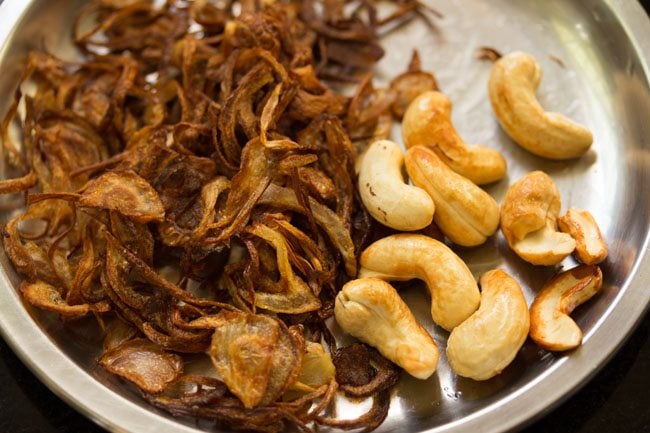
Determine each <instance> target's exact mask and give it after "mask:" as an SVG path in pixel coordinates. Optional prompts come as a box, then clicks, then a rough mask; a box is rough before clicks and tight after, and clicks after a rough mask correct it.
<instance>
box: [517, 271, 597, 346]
mask: <svg viewBox="0 0 650 433" xmlns="http://www.w3.org/2000/svg"><path fill="white" fill-rule="evenodd" d="M602 285H603V274H602V272H601V271H600V268H599V267H598V266H595V265H580V266H578V267H575V268H573V269H570V270H568V271H565V272H562V273H560V274H558V275H556V276H555V277H553V278H552V279H551V280H550V281H549V282H548V283H546V285H545V286H544V288H542V290H541V291H540V292H539V293H538V294H537V297H536V298H535V301H534V302H533V305H531V307H530V338H532V339H533V341H534V342H535V343H537V344H538V345H540V346H541V347H543V348H544V349H547V350H553V351H562V350H569V349H574V348H576V347H578V346H580V344H581V343H582V331H581V330H580V327H579V326H578V325H577V324H576V322H574V321H573V319H571V317H569V314H571V312H572V311H573V310H574V308H575V307H577V306H578V305H580V304H582V303H584V302H586V301H587V300H588V299H590V298H591V297H592V296H594V295H595V294H596V293H597V292H598V290H600V288H601V287H602Z"/></svg>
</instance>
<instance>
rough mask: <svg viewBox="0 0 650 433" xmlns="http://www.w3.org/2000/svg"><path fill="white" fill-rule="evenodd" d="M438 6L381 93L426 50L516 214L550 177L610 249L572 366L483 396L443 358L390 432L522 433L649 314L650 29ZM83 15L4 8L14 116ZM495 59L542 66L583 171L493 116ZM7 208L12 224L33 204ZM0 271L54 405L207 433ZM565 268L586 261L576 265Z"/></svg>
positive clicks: (570, 4) (512, 376)
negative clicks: (512, 134) (146, 397)
mask: <svg viewBox="0 0 650 433" xmlns="http://www.w3.org/2000/svg"><path fill="white" fill-rule="evenodd" d="M430 3H431V4H432V6H434V7H436V8H437V9H438V10H440V11H441V12H443V14H444V16H445V17H444V19H443V20H441V21H440V22H439V26H438V28H437V31H433V30H432V29H431V28H429V27H427V26H426V25H424V24H423V23H422V22H417V21H416V22H413V23H411V24H409V25H407V26H405V27H403V28H400V29H399V30H398V31H395V32H392V33H390V34H389V35H387V36H386V38H385V39H384V45H385V47H386V48H387V55H386V57H385V59H383V60H382V62H381V64H380V65H379V71H378V72H379V79H380V80H382V79H383V80H384V81H385V80H388V79H390V78H391V77H392V76H394V75H396V74H397V73H399V72H401V71H402V70H404V68H405V67H406V64H407V62H408V58H409V56H410V53H411V49H412V48H418V49H419V50H420V53H421V55H422V57H423V60H424V65H425V67H426V68H428V69H431V70H433V71H435V72H436V74H437V76H438V79H439V82H440V85H441V87H442V89H443V91H444V92H446V93H447V94H448V95H449V96H450V97H451V99H452V100H453V101H454V103H455V111H454V114H453V117H454V121H455V123H456V125H457V126H458V129H459V130H460V132H461V135H463V136H464V137H465V138H466V140H467V141H468V142H475V143H479V142H480V143H484V144H487V145H489V146H493V147H495V148H498V149H500V150H501V151H502V152H503V153H504V154H505V155H506V157H507V158H508V162H509V178H508V179H506V180H503V181H501V182H499V183H498V184H496V185H493V186H491V187H490V188H489V192H490V193H491V194H493V195H494V196H495V198H496V199H497V200H501V199H502V198H503V195H504V193H505V190H506V189H507V186H508V184H509V183H512V182H513V181H514V180H516V179H518V178H519V177H521V176H522V175H523V174H524V173H526V172H528V171H530V170H534V169H543V170H545V171H547V172H548V173H550V174H551V175H552V176H553V177H554V179H555V180H556V181H557V183H558V186H559V188H560V191H561V192H562V198H563V202H564V206H565V207H568V206H577V207H581V208H585V209H588V210H590V211H591V212H592V213H593V214H594V215H595V217H596V220H597V221H599V223H600V225H601V228H602V230H603V233H604V234H605V237H606V239H607V242H608V243H609V246H610V257H609V259H608V261H607V262H606V263H605V264H604V265H603V273H604V275H605V277H606V285H605V287H604V289H603V291H602V292H601V293H600V294H599V295H598V296H597V298H595V299H594V300H592V301H591V302H590V303H589V304H588V305H585V306H583V307H581V308H580V309H579V311H577V312H576V316H575V317H576V318H577V321H578V322H579V324H580V326H581V327H582V328H583V329H584V330H585V341H584V345H583V346H582V347H581V348H580V349H578V350H576V351H573V352H572V353H570V354H567V355H556V354H551V353H547V352H545V351H543V350H540V349H539V348H537V347H536V346H535V345H534V344H532V343H530V342H529V343H526V345H525V346H524V348H523V349H522V350H521V352H520V353H519V355H518V357H517V358H516V360H515V362H514V363H513V364H512V365H511V366H510V367H508V368H507V369H506V371H504V372H503V374H501V375H500V376H498V377H496V378H494V379H492V380H490V381H487V382H483V383H478V382H473V381H471V380H465V379H460V378H458V377H455V376H454V375H453V374H451V372H450V369H449V367H448V365H446V364H445V362H444V360H443V362H441V365H440V368H439V371H438V373H437V374H436V375H434V376H433V377H432V378H431V379H430V380H427V381H417V380H414V379H410V378H407V377H405V378H404V379H403V380H402V382H401V383H400V384H399V385H398V386H397V388H396V390H395V393H394V395H393V402H392V405H391V410H390V413H389V415H388V419H387V420H386V422H385V423H384V424H383V425H382V426H381V428H380V429H379V430H378V431H382V432H389V431H401V432H403V431H409V432H416V431H418V432H419V431H429V432H443V431H444V432H452V431H483V432H491V431H503V430H509V429H512V428H515V427H517V426H519V425H521V424H522V423H524V422H526V421H529V420H531V419H532V418H534V417H536V416H538V415H539V414H541V413H543V412H544V411H547V410H549V408H550V407H551V406H553V405H554V404H556V403H557V402H559V401H560V400H561V399H562V398H563V397H565V396H567V395H568V394H569V393H571V392H572V391H574V390H576V388H577V387H578V386H579V385H580V384H581V383H583V382H584V381H585V380H587V379H588V378H589V377H590V376H591V375H593V374H594V373H595V371H596V370H597V369H598V368H599V367H600V366H601V365H602V364H603V363H604V362H605V361H606V360H607V359H608V358H609V357H610V356H611V355H612V353H613V352H614V351H615V350H616V349H617V348H618V347H619V346H620V345H621V343H622V342H623V340H624V339H625V337H626V336H627V335H628V334H629V332H630V331H631V330H632V329H633V327H634V325H635V324H636V323H637V322H638V320H639V319H640V317H641V316H642V315H643V314H644V311H645V310H646V307H647V306H648V301H649V300H650V291H649V290H647V288H646V287H647V285H648V284H650V257H649V254H648V229H649V227H650V194H649V192H648V191H649V187H648V185H650V83H649V78H650V69H649V64H650V20H648V17H647V16H646V14H645V12H644V11H643V9H642V8H641V6H640V5H639V4H638V3H636V2H635V1H631V0H600V1H597V0H582V1H566V0H546V1H536V0H528V1H524V0H520V1H511V0H490V1H486V0H463V1H438V0H431V1H430ZM81 4H83V1H81V0H41V1H37V0H34V1H27V0H5V1H4V3H2V4H1V5H0V47H1V48H0V96H1V98H0V113H4V112H5V111H6V109H7V106H8V104H9V102H10V99H11V95H12V94H13V91H14V87H15V85H16V82H17V80H18V77H19V74H20V71H21V69H22V66H23V64H24V63H23V62H24V60H25V56H26V53H27V52H28V51H29V50H30V49H34V48H42V47H45V48H47V49H49V50H50V51H52V52H54V53H55V54H58V55H59V56H62V57H64V58H68V59H71V58H74V56H75V52H74V50H73V48H72V46H71V43H70V38H69V34H70V26H71V22H72V20H73V18H74V16H75V15H76V11H78V9H79V7H80V5H81ZM483 45H488V46H492V47H494V48H497V49H498V50H500V51H502V52H508V51H512V50H525V51H529V52H531V53H533V54H534V55H535V56H536V57H537V58H538V59H539V61H540V62H541V64H542V66H543V69H544V78H543V80H542V85H541V88H540V90H539V92H538V93H539V97H540V99H541V101H542V103H543V104H544V105H545V106H546V107H548V108H550V109H552V110H556V111H560V112H563V113H566V114H568V115H570V116H571V117H573V118H574V119H576V120H578V121H580V122H583V123H585V124H586V125H588V126H589V127H590V128H591V130H592V131H593V132H594V136H595V144H594V146H593V150H591V151H590V152H589V153H588V154H587V155H585V156H583V157H582V158H581V159H579V160H577V161H571V162H549V161H545V160H542V159H540V158H536V157H534V156H532V155H530V154H528V153H526V152H525V151H523V150H521V149H520V148H519V147H517V146H516V145H515V144H514V143H513V142H512V141H511V140H510V139H509V138H508V137H507V136H506V135H505V134H504V133H503V131H502V130H501V129H500V128H499V127H498V125H497V123H496V121H495V119H494V116H493V114H492V112H491V108H490V106H489V102H488V99H487V91H486V81H487V76H488V74H489V69H490V64H489V63H486V62H481V61H478V60H476V59H475V58H474V56H473V53H474V50H475V49H476V48H478V47H479V46H483ZM553 59H561V62H557V61H556V60H553ZM560 63H561V64H560ZM398 132H399V131H396V137H397V138H398V137H399V134H398ZM2 200H4V201H2V202H0V204H2V207H1V208H2V209H3V217H4V218H6V217H7V216H8V215H10V214H11V212H12V209H14V208H15V206H16V204H17V202H9V201H7V200H6V198H3V199H2ZM18 204H19V202H18ZM458 252H459V254H460V255H461V256H462V257H463V258H464V259H465V260H466V261H467V262H468V263H469V264H470V267H471V269H472V271H473V272H474V273H475V275H477V276H478V275H479V274H481V273H482V272H484V271H485V270H487V269H490V268H494V267H502V268H504V269H506V270H507V271H508V272H509V273H511V275H513V276H514V277H515V278H516V279H517V280H519V282H520V283H521V284H522V286H523V287H524V288H525V291H526V296H527V298H528V300H529V301H531V300H532V299H533V297H534V294H535V293H536V291H537V290H539V288H540V287H541V286H542V284H543V282H544V281H545V280H547V279H548V278H549V277H550V276H551V275H552V274H553V273H554V270H553V269H551V268H539V267H533V266H530V265H527V264H525V263H523V262H522V261H521V260H519V259H518V258H517V257H515V256H514V255H513V254H512V253H511V252H509V250H508V249H507V248H506V247H505V244H504V241H503V239H502V237H501V236H500V235H497V236H495V237H494V239H491V240H490V241H489V242H488V243H487V244H486V245H484V246H482V247H480V248H476V249H472V250H465V249H459V250H458ZM0 265H1V269H0V309H1V312H0V329H1V331H2V333H3V336H4V338H5V339H6V340H7V341H8V342H9V343H10V344H11V346H12V347H13V348H14V350H15V351H16V352H17V353H18V354H19V356H20V357H21V358H22V359H23V361H24V362H25V363H26V364H28V365H29V366H30V368H31V369H32V370H33V371H34V372H35V373H36V374H37V375H38V376H39V377H40V378H41V380H43V382H45V383H46V384H47V385H48V386H49V387H50V388H51V389H52V390H53V391H54V392H56V393H57V394H59V395H60V396H61V397H62V398H64V399H66V400H67V401H68V402H70V403H71V404H72V405H73V406H75V407H76V408H78V409H79V410H80V411H82V412H83V413H85V414H86V415H88V416H89V417H91V418H92V419H94V420H96V421H97V422H98V423H100V424H101V425H103V426H105V427H107V428H108V429H110V430H113V431H129V432H138V433H146V432H152V433H153V432H156V433H160V432H165V431H175V432H192V431H196V428H197V424H196V423H195V422H194V421H193V420H190V419H185V420H175V419H172V418H171V417H169V416H167V415H165V414H163V413H161V412H159V411H157V410H155V409H152V408H151V407H148V406H147V405H146V404H144V403H143V402H142V401H141V400H140V398H139V397H138V395H137V394H136V393H135V392H134V391H133V389H131V388H130V387H128V386H126V385H124V384H123V383H122V382H120V381H119V380H117V379H115V378H113V377H110V376H108V375H107V374H105V373H103V372H102V370H101V369H98V368H97V367H96V364H95V357H96V355H97V354H98V351H97V347H98V342H99V341H101V336H100V335H99V334H98V333H97V332H96V331H94V330H93V329H94V328H93V327H92V326H88V327H86V328H83V329H80V330H69V329H64V328H63V327H62V325H61V324H60V323H59V322H58V320H57V319H56V317H53V316H51V315H48V314H43V313H40V312H28V310H26V309H25V307H24V306H23V303H22V302H21V300H20V298H19V296H18V295H17V292H16V289H15V288H16V286H17V283H18V281H19V276H18V275H16V273H15V272H14V270H13V268H12V267H11V265H10V264H9V263H8V261H7V258H6V256H5V255H4V253H3V252H1V253H0ZM564 265H565V266H572V265H573V263H572V262H571V259H567V261H566V262H565V263H564ZM403 295H404V297H405V298H406V299H407V301H408V303H409V304H410V305H411V307H412V308H413V309H414V311H415V312H416V314H417V315H418V316H419V317H420V318H421V319H422V320H423V321H424V323H425V325H426V327H427V328H428V329H429V330H430V331H431V332H432V333H433V334H434V336H435V338H436V340H437V341H438V343H439V344H440V346H441V347H444V345H445V339H446V335H445V333H444V332H441V331H440V330H439V329H436V328H435V327H434V326H433V324H432V323H431V320H430V318H429V317H428V313H427V311H428V307H427V303H428V300H427V299H426V296H425V295H424V294H423V290H421V287H418V286H417V285H414V286H413V287H412V288H410V289H408V290H406V291H405V292H403ZM340 410H341V413H342V414H343V415H349V416H352V414H353V412H355V411H358V410H359V408H357V407H355V405H353V404H342V405H341V406H340ZM198 426H199V427H201V428H205V429H209V428H210V427H209V425H207V424H206V425H202V424H199V425H198Z"/></svg>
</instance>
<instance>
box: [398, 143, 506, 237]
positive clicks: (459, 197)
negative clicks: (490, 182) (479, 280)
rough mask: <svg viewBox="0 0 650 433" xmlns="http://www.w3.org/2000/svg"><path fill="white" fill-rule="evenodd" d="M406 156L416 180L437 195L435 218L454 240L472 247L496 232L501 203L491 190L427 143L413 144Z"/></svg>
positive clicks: (410, 173) (413, 179)
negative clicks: (451, 165) (456, 168)
mask: <svg viewBox="0 0 650 433" xmlns="http://www.w3.org/2000/svg"><path fill="white" fill-rule="evenodd" d="M405 160H406V170H407V171H408V174H409V176H410V177H411V180H412V181H413V183H414V184H415V185H417V186H419V187H421V188H423V189H424V190H425V191H426V192H428V193H429V195H430V196H431V198H433V202H434V203H435V206H436V212H435V214H434V215H433V220H434V221H435V222H436V224H437V225H438V227H440V230H442V232H443V233H444V234H445V235H446V236H447V237H448V238H449V239H450V240H451V241H452V242H454V243H456V244H458V245H463V246H466V247H471V246H475V245H480V244H482V243H483V242H485V241H486V240H487V238H488V236H491V235H493V234H494V232H495V231H496V230H497V228H498V226H499V205H497V203H496V202H495V201H494V199H493V198H492V197H491V196H490V195H489V194H488V193H487V192H485V191H483V190H482V189H481V188H479V187H478V186H476V185H475V184H473V183H472V182H470V181H469V180H468V179H466V178H464V177H463V176H461V175H459V174H457V173H455V172H453V171H452V170H451V169H450V168H449V167H447V166H446V165H445V164H444V163H443V162H442V161H441V160H440V158H438V156H437V155H436V154H435V152H433V151H432V150H430V149H429V148H426V147H424V146H414V147H412V148H410V149H409V150H408V151H407V152H406V158H405Z"/></svg>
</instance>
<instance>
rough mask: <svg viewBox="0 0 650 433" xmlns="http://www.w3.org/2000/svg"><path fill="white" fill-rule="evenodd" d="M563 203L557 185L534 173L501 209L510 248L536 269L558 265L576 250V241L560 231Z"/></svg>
mask: <svg viewBox="0 0 650 433" xmlns="http://www.w3.org/2000/svg"><path fill="white" fill-rule="evenodd" d="M561 205H562V203H561V201H560V192H559V191H558V189H557V187H556V186H555V182H553V179H551V178H550V176H549V175H547V174H546V173H544V172H543V171H533V172H531V173H528V174H527V175H526V176H524V177H522V178H521V179H519V180H518V181H517V182H515V183H513V184H512V185H511V186H510V188H509V189H508V192H507V193H506V197H505V199H504V200H503V205H502V207H501V231H503V235H504V236H505V238H506V240H507V241H508V244H509V245H510V248H512V250H513V251H514V252H515V253H517V255H518V256H519V257H521V258H522V259H524V260H526V261H527V262H529V263H532V264H533V265H555V264H558V263H560V262H561V261H562V260H564V258H565V257H566V256H568V255H569V254H571V253H572V252H573V250H574V249H575V246H576V242H575V240H574V239H573V238H572V237H571V236H570V235H568V234H566V233H561V232H558V231H557V216H558V214H559V212H560V207H561Z"/></svg>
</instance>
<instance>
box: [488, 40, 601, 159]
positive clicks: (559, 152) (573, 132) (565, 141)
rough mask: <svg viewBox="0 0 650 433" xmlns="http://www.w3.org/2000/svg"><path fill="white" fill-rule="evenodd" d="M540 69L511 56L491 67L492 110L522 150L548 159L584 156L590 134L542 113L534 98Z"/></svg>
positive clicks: (525, 57)
mask: <svg viewBox="0 0 650 433" xmlns="http://www.w3.org/2000/svg"><path fill="white" fill-rule="evenodd" d="M541 78H542V68H541V67H540V65H539V63H537V61H536V60H535V58H534V57H533V56H531V55H530V54H527V53H522V52H514V53H510V54H508V55H506V56H503V57H501V58H500V59H499V60H497V61H496V62H495V63H494V66H493V67H492V73H491V74H490V80H489V83H488V90H489V93H490V101H491V102H492V108H493V109H494V112H495V114H496V116H497V119H498V120H499V123H500V124H501V127H502V128H503V129H504V130H505V131H506V132H507V133H508V135H509V136H510V137H511V138H512V139H513V140H514V141H515V142H517V144H519V145H520V146H521V147H523V148H524V149H526V150H528V151H529V152H531V153H534V154H535V155H539V156H543V157H545V158H550V159H570V158H576V157H578V156H580V155H582V154H584V153H585V152H586V151H587V150H589V147H591V144H592V142H593V136H592V134H591V132H590V131H589V130H588V129H586V128H585V127H584V126H582V125H579V124H577V123H575V122H573V121H572V120H570V119H568V118H567V117H565V116H563V115H561V114H559V113H550V112H545V111H544V109H543V108H542V106H541V105H540V104H539V102H538V101H537V98H536V97H535V91H536V90H537V86H538V85H539V82H540V80H541Z"/></svg>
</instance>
